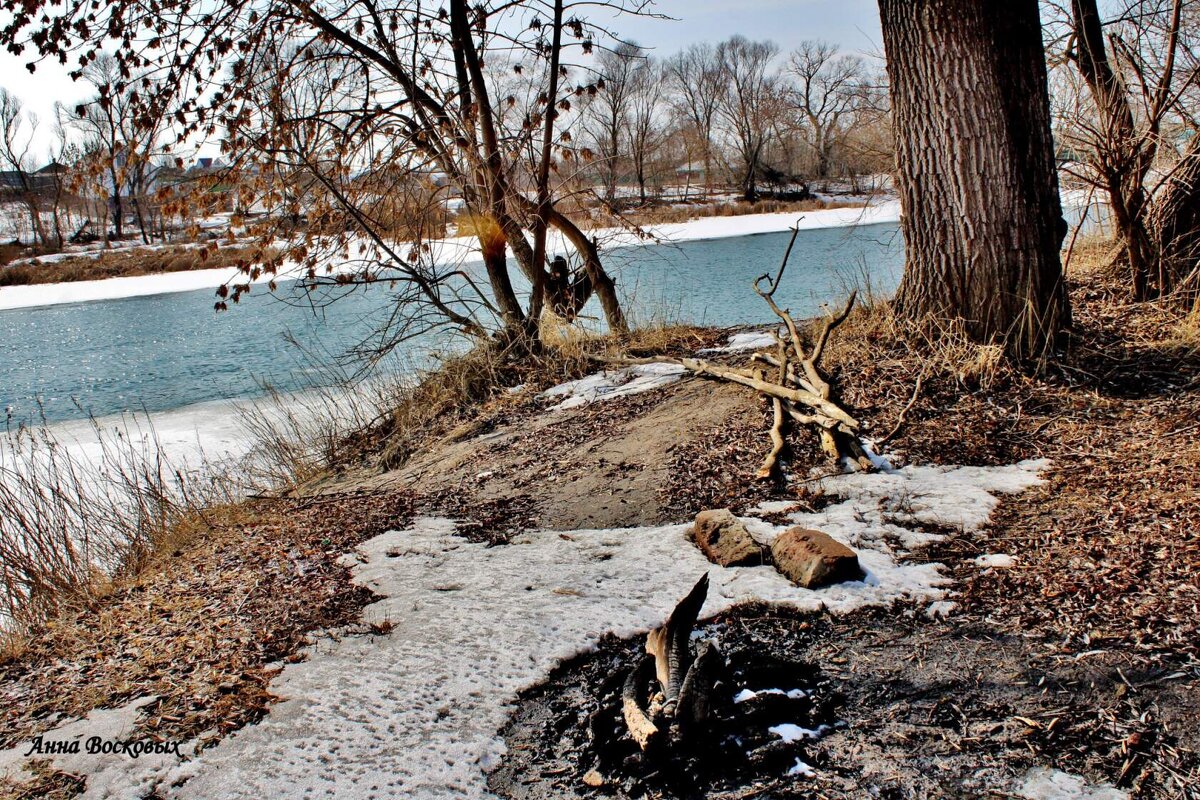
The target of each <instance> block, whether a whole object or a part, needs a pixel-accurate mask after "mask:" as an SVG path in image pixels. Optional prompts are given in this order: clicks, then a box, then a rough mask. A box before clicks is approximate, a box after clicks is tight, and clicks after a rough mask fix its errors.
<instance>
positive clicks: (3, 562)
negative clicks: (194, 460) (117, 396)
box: [0, 426, 231, 651]
mask: <svg viewBox="0 0 1200 800" xmlns="http://www.w3.org/2000/svg"><path fill="white" fill-rule="evenodd" d="M144 433H145V432H143V431H140V430H137V429H135V428H133V427H129V426H126V427H125V428H124V429H121V430H118V431H116V432H111V431H107V430H102V429H101V428H100V427H99V426H95V436H96V440H97V442H98V451H97V453H95V454H93V455H92V456H91V457H90V458H89V457H87V456H84V455H80V454H79V453H78V452H76V451H73V450H72V449H70V448H68V447H67V446H66V445H64V444H63V443H62V442H59V441H58V440H57V439H56V438H55V437H54V436H53V434H51V433H50V432H49V430H47V429H46V428H36V429H28V428H20V429H17V430H16V431H12V432H9V433H8V434H6V436H5V437H4V438H3V440H2V441H0V634H2V636H0V641H3V642H4V647H5V649H7V650H10V651H11V650H15V649H19V648H20V646H21V642H22V640H23V638H24V635H23V631H24V630H25V629H26V628H28V627H29V626H31V625H36V624H37V623H38V622H39V621H41V620H43V619H45V618H46V617H48V616H50V615H53V614H55V613H58V612H59V611H61V610H62V609H64V608H70V607H78V606H81V605H87V604H90V603H92V602H94V601H95V600H97V599H98V598H99V597H101V596H103V595H104V594H105V593H107V592H108V591H109V587H110V585H111V583H112V582H113V581H114V580H119V579H121V578H122V577H126V576H129V575H133V574H136V573H137V572H138V571H139V570H141V569H142V567H143V566H144V565H145V563H146V562H147V560H148V559H149V558H151V557H152V556H153V554H154V553H156V552H157V551H159V550H161V549H162V548H163V547H167V546H172V545H173V544H174V543H175V542H177V541H178V540H179V539H180V537H181V536H186V535H188V534H187V531H189V530H190V526H191V524H192V520H194V518H195V517H196V515H198V514H202V513H203V509H205V508H207V507H209V506H212V505H214V504H216V503H221V502H227V501H228V500H230V499H231V498H230V494H229V491H230V488H231V486H230V484H229V483H228V482H227V480H226V476H225V475H223V474H219V473H217V472H209V473H185V472H183V471H181V470H179V469H175V468H174V467H172V466H171V465H170V464H168V463H167V462H166V461H165V460H164V459H163V457H162V455H161V452H160V450H159V448H158V445H157V442H156V441H155V440H154V438H153V431H152V430H151V431H149V439H148V440H146V439H143V434H144Z"/></svg>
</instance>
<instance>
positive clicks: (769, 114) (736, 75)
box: [717, 36, 782, 202]
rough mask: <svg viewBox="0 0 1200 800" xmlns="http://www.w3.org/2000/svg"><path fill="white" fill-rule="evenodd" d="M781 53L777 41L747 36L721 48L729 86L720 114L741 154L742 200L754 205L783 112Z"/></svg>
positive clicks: (732, 145) (718, 48)
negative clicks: (772, 135) (767, 152)
mask: <svg viewBox="0 0 1200 800" xmlns="http://www.w3.org/2000/svg"><path fill="white" fill-rule="evenodd" d="M778 52H779V48H778V47H777V46H776V45H775V43H774V42H752V41H750V40H749V39H747V38H745V37H744V36H733V37H731V38H729V39H727V40H725V41H724V42H721V43H720V44H719V45H717V59H718V60H719V61H720V63H721V70H722V75H723V77H724V79H725V81H726V84H727V86H726V90H725V93H724V95H723V96H722V97H721V102H720V103H719V104H718V105H717V112H718V114H719V116H720V119H721V121H722V123H723V126H724V128H725V130H726V132H727V136H728V138H729V141H730V145H731V148H732V149H733V150H734V152H736V153H737V158H738V161H739V180H738V183H739V185H740V186H741V190H742V197H743V198H744V199H746V200H747V201H751V202H752V201H754V200H756V199H758V174H759V171H760V169H761V167H762V157H763V151H764V148H765V147H766V145H767V140H768V137H769V136H770V133H771V128H772V125H773V122H774V120H775V118H776V117H777V115H778V114H779V113H780V111H781V109H782V103H781V101H780V97H779V95H780V87H779V78H778V75H776V73H775V72H774V71H773V69H772V66H771V65H772V62H773V61H774V59H775V55H776V54H777V53H778Z"/></svg>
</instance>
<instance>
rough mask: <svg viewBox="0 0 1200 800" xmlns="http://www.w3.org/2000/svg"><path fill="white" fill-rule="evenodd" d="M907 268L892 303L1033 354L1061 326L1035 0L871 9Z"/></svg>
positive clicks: (908, 2)
mask: <svg viewBox="0 0 1200 800" xmlns="http://www.w3.org/2000/svg"><path fill="white" fill-rule="evenodd" d="M879 10H880V15H881V20H882V25H883V42H884V47H885V50H886V53H887V70H888V76H889V78H890V84H891V94H892V107H893V113H894V120H895V131H896V166H897V173H898V179H897V186H898V189H899V193H900V200H901V203H902V205H903V208H904V218H903V221H902V224H901V227H902V229H903V231H904V239H905V249H906V256H907V264H906V267H905V271H904V277H903V279H902V280H901V283H900V288H899V290H898V292H897V295H896V308H897V310H898V311H899V313H900V314H901V315H902V316H904V317H908V318H910V319H918V320H933V321H935V322H939V323H945V322H961V323H962V324H963V326H964V328H965V331H966V333H967V334H968V335H969V336H970V337H971V338H972V339H974V340H975V341H978V342H984V343H993V342H994V343H1001V344H1003V345H1004V346H1005V348H1006V350H1007V351H1008V352H1009V353H1010V354H1012V355H1014V356H1016V357H1018V358H1027V357H1039V356H1041V355H1043V354H1044V353H1045V352H1046V351H1047V350H1048V349H1049V347H1050V346H1051V345H1052V343H1053V341H1054V339H1055V337H1056V335H1057V334H1058V333H1059V331H1060V330H1061V329H1062V328H1063V327H1064V326H1065V325H1066V323H1067V322H1068V320H1069V307H1068V301H1067V296H1066V292H1065V288H1064V286H1063V281H1062V265H1061V262H1060V260H1059V248H1060V246H1061V244H1062V239H1063V236H1064V234H1065V233H1066V224H1065V222H1064V221H1063V218H1062V209H1061V206H1060V204H1059V199H1058V178H1057V175H1056V172H1055V163H1054V150H1053V145H1052V142H1051V138H1050V108H1049V100H1048V94H1047V89H1046V65H1045V56H1044V52H1043V47H1042V38H1041V27H1040V21H1039V18H1038V4H1037V2H1036V0H1015V2H1001V0H978V1H976V0H879Z"/></svg>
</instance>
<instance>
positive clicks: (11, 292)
mask: <svg viewBox="0 0 1200 800" xmlns="http://www.w3.org/2000/svg"><path fill="white" fill-rule="evenodd" d="M899 219H900V203H899V201H897V200H894V199H884V200H879V201H876V202H875V203H874V204H872V205H870V206H867V207H864V208H830V209H824V210H820V211H805V212H800V213H787V214H746V215H743V216H731V217H704V218H701V219H694V220H689V221H688V222H676V223H670V224H666V225H653V226H649V227H648V228H646V229H645V233H646V234H647V236H648V238H642V237H639V236H638V235H637V234H635V233H633V232H631V231H627V230H621V229H615V228H609V229H601V230H597V231H589V234H590V235H593V236H595V237H596V238H597V239H599V240H600V242H601V245H602V247H603V248H605V249H611V248H613V247H624V246H630V245H637V244H647V243H652V242H653V241H655V240H661V241H664V242H687V241H698V240H702V239H723V238H730V237H734V236H750V235H753V234H759V233H778V232H780V231H785V230H788V229H789V228H791V227H793V226H796V227H799V228H800V229H801V230H815V229H818V228H844V227H849V226H853V225H873V224H876V223H885V222H898V221H899ZM429 245H430V249H431V251H432V253H433V257H434V259H435V260H436V261H438V262H440V263H463V264H468V263H472V262H475V261H478V260H479V258H478V256H477V255H476V252H475V241H474V239H473V238H471V237H467V236H459V237H450V238H447V239H442V240H437V241H433V242H430V243H429ZM547 247H548V251H549V252H550V253H551V254H559V253H566V252H568V246H567V242H566V241H565V240H564V239H563V238H562V237H561V236H556V235H552V236H551V237H550V240H549V241H548V242H547ZM296 277H298V275H297V273H296V272H295V270H294V268H293V269H292V270H291V271H289V270H288V269H287V268H285V269H284V271H283V272H281V273H280V274H279V275H278V276H274V279H275V280H280V281H283V280H288V279H294V278H296ZM235 279H236V280H237V281H239V282H241V281H244V280H245V276H239V273H238V271H237V269H236V268H233V267H229V268H221V269H203V270H193V271H190V272H170V273H164V274H160V275H137V276H132V277H126V278H106V279H104V280H95V281H74V282H68V283H45V284H31V285H28V286H5V287H3V288H0V311H3V310H7V309H16V308H31V307H35V306H48V305H59V304H62V303H83V302H89V301H93V300H115V299H118V298H123V297H143V296H146V295H154V294H170V293H173V292H188V291H194V290H198V289H215V288H216V287H218V286H221V285H222V284H225V283H228V282H230V281H233V280H235ZM270 280H272V276H270V275H263V276H260V277H259V279H258V280H257V281H256V283H267V282H268V281H270Z"/></svg>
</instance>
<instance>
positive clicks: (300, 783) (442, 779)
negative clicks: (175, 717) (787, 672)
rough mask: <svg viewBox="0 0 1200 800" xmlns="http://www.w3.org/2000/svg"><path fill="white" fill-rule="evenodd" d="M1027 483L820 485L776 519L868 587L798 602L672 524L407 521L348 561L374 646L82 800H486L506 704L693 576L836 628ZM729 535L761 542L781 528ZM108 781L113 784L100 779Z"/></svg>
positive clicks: (886, 480) (900, 477)
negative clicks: (457, 526)
mask: <svg viewBox="0 0 1200 800" xmlns="http://www.w3.org/2000/svg"><path fill="white" fill-rule="evenodd" d="M1044 467H1045V462H1032V461H1025V462H1021V463H1019V464H1014V465H1010V466H1002V467H990V468H986V467H958V468H949V467H947V468H933V467H906V468H904V469H901V470H896V471H895V472H893V473H889V474H886V475H844V476H836V477H832V478H828V479H825V481H824V482H823V484H824V488H825V489H826V490H827V491H830V492H833V493H834V494H837V495H839V496H842V497H845V499H844V500H843V501H842V502H841V503H837V504H835V505H832V506H830V507H828V508H826V509H824V510H822V511H821V512H819V513H816V514H795V515H793V517H794V519H795V520H797V521H800V522H802V523H803V524H811V525H815V526H819V527H822V528H823V529H824V530H826V531H828V532H829V533H830V534H831V535H832V536H834V537H836V538H838V539H839V540H841V541H843V542H845V543H847V544H850V545H852V546H854V547H856V548H857V549H858V550H859V554H860V559H861V561H862V564H863V566H864V568H865V569H866V570H867V576H866V578H865V579H864V580H862V581H856V582H852V583H844V584H841V585H838V586H831V587H826V588H823V589H820V590H816V591H811V590H807V589H801V588H798V587H796V586H795V585H793V584H792V583H790V582H789V581H788V580H787V579H785V578H784V577H783V576H782V575H780V573H779V572H777V571H776V570H775V569H774V568H772V567H770V566H760V567H738V568H723V567H717V566H714V565H712V564H710V563H709V562H708V561H707V560H706V559H705V558H704V556H703V555H701V553H700V552H699V550H698V549H697V548H696V547H695V546H694V545H693V544H692V543H691V542H690V541H689V539H688V529H689V527H690V526H689V525H682V524H681V525H668V526H662V527H647V528H629V529H618V530H590V531H569V532H558V531H539V532H534V533H529V534H526V535H524V536H523V537H520V538H518V539H516V540H515V541H514V542H513V543H512V544H509V545H506V546H501V547H487V546H485V545H483V544H475V543H471V542H467V541H465V540H464V539H462V538H459V537H457V536H455V535H454V523H453V522H451V521H448V520H444V519H432V518H422V519H418V520H416V521H415V522H414V523H413V526H412V527H411V528H410V529H409V530H405V531H393V532H389V533H385V534H383V535H381V536H378V537H376V538H374V539H371V540H369V541H367V542H365V543H364V544H363V545H362V546H361V547H360V548H359V551H358V552H357V554H356V555H355V556H348V557H347V559H348V561H349V562H350V563H352V566H353V574H354V579H355V581H356V582H357V583H359V584H361V585H363V586H366V587H368V588H370V589H371V590H372V591H374V592H376V593H377V594H379V595H381V596H382V598H383V599H381V600H379V601H378V602H376V603H374V604H373V605H371V606H369V607H367V609H366V610H365V611H364V616H365V618H366V621H368V622H372V623H383V622H387V623H390V624H391V626H392V628H391V630H390V632H389V633H387V634H385V635H380V636H343V637H340V638H329V639H322V640H320V641H319V642H318V643H317V644H316V645H314V646H313V647H312V648H310V651H309V653H308V655H309V658H308V660H307V661H304V662H301V663H298V664H291V665H288V666H286V668H285V669H284V670H283V672H282V673H281V675H280V677H279V678H277V679H276V680H275V681H274V682H273V683H272V685H271V687H270V690H271V692H272V693H274V694H277V695H279V696H281V697H282V698H284V699H283V700H282V701H281V702H280V703H278V704H276V705H275V706H273V707H272V708H271V710H270V712H269V714H268V715H267V717H266V718H265V719H264V720H263V721H262V722H260V723H259V724H257V725H252V726H249V727H247V728H245V729H243V730H241V731H239V732H237V733H235V734H234V735H232V736H230V737H229V738H227V739H225V740H224V741H222V742H221V743H219V744H218V745H217V746H215V747H214V748H212V749H210V750H208V751H206V752H204V753H202V754H201V755H200V756H199V757H198V758H196V759H194V760H191V761H188V762H185V763H182V764H179V765H178V766H177V767H175V768H171V769H167V768H166V767H165V766H164V765H162V764H150V763H141V762H140V760H139V761H136V762H135V761H132V760H130V759H128V758H126V759H125V760H123V761H122V760H119V758H118V757H116V756H114V757H113V759H114V760H110V761H109V762H107V763H106V764H105V765H104V769H105V770H106V773H105V775H106V777H105V779H104V781H105V782H104V786H103V791H100V789H97V790H95V791H90V792H89V794H88V795H87V796H89V797H138V796H141V795H139V794H138V792H140V791H142V790H143V789H145V787H147V786H149V785H151V784H156V788H157V791H158V793H159V794H160V795H161V796H164V797H173V798H203V799H204V800H220V799H221V798H229V799H232V798H259V797H284V796H286V797H338V798H350V799H351V800H354V799H357V798H362V799H364V800H365V799H366V798H383V797H396V796H410V797H412V796H415V797H422V798H441V797H446V798H449V797H454V798H472V797H486V796H488V793H487V788H486V776H485V773H486V771H487V770H488V769H489V768H490V767H492V766H493V765H495V764H496V763H497V760H498V759H499V758H500V757H501V756H502V755H503V751H504V747H503V743H502V741H501V740H500V739H498V738H497V731H498V730H499V728H500V727H501V725H503V723H504V721H505V719H506V718H507V716H508V714H509V712H510V710H511V705H512V703H513V702H514V700H515V698H516V696H517V693H518V692H519V691H520V690H521V689H522V688H524V687H527V686H529V685H532V684H534V683H537V682H538V681H539V680H541V679H543V678H544V677H545V676H546V674H547V673H548V672H549V671H550V670H551V669H553V668H554V667H555V666H556V665H557V664H558V663H559V662H560V661H561V660H563V659H566V658H569V657H571V656H573V655H575V654H577V653H580V652H583V651H587V650H589V649H590V648H592V647H594V646H595V644H596V642H597V641H598V640H599V639H600V637H601V636H602V635H603V634H605V633H607V632H612V633H615V634H616V635H618V636H629V635H633V634H636V633H640V632H644V631H646V630H648V629H649V628H651V627H653V626H655V625H658V624H661V622H662V619H663V617H664V616H665V614H666V613H667V611H668V610H669V609H670V608H672V607H673V605H674V603H675V602H676V601H677V600H678V599H679V597H681V596H682V595H683V594H685V593H686V592H687V591H688V590H689V589H690V588H691V586H692V585H693V584H694V583H695V581H696V579H697V577H698V576H699V575H700V574H702V573H705V572H707V573H708V574H709V577H710V580H711V583H712V585H711V589H710V591H709V596H708V601H707V603H706V605H705V608H704V612H703V615H704V616H711V615H713V614H715V613H717V612H719V611H721V610H723V609H726V608H728V607H730V606H732V605H733V604H735V603H738V602H741V601H748V600H755V599H757V600H765V601H768V602H777V603H784V604H788V605H791V606H795V607H797V608H801V609H809V610H818V609H821V608H822V607H824V608H828V609H830V610H831V611H833V612H834V613H841V612H848V611H850V610H853V609H856V608H860V607H862V606H865V605H869V604H889V603H891V602H893V601H894V600H896V599H899V598H910V599H914V600H917V601H924V602H932V601H936V600H938V599H940V598H942V597H943V595H944V587H945V586H946V584H947V583H948V579H947V578H946V576H945V575H943V574H942V573H941V571H940V570H939V567H938V565H934V564H920V563H902V562H900V560H899V558H898V554H899V553H898V551H897V550H896V549H895V548H894V547H893V542H896V541H900V542H907V543H910V544H907V545H905V547H908V546H911V543H914V542H920V541H928V540H930V539H931V538H933V536H934V535H933V534H929V533H925V532H922V531H920V530H917V529H915V528H914V529H909V528H907V527H904V525H905V524H910V525H916V524H939V525H950V526H954V525H962V526H964V527H967V528H970V527H974V526H977V525H979V524H982V522H983V521H984V520H985V519H986V517H987V514H988V513H989V512H990V511H991V509H992V507H993V506H994V505H995V503H996V498H995V497H994V493H1000V492H1017V491H1021V490H1022V489H1024V488H1026V487H1028V486H1030V485H1032V484H1034V483H1036V482H1038V481H1039V480H1040V479H1039V478H1038V475H1037V473H1038V470H1039V469H1041V468H1044ZM746 522H747V524H748V525H749V526H750V528H751V530H752V532H754V533H755V534H756V535H759V536H761V537H762V538H763V539H764V540H769V539H771V538H773V537H774V536H776V535H778V534H779V533H780V532H781V531H782V530H783V529H784V528H782V527H776V526H774V525H771V524H769V523H767V522H766V521H764V520H761V519H754V518H747V519H746ZM786 688H787V687H781V690H786ZM788 733H791V731H790V730H789V731H788ZM781 735H782V734H781ZM122 769H123V770H124V773H125V775H124V778H123V783H120V782H117V781H116V779H115V778H114V777H113V774H114V772H119V771H120V770H122ZM106 793H107V794H106Z"/></svg>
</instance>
